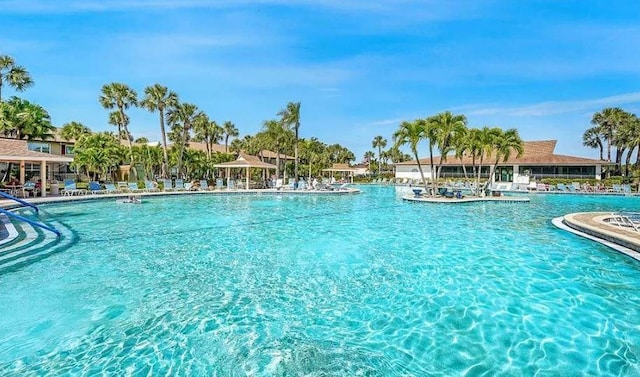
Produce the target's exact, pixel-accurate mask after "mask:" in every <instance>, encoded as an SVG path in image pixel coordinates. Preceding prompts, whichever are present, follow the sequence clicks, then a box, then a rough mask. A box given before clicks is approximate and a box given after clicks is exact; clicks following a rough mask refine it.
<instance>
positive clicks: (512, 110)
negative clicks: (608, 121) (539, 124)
mask: <svg viewBox="0 0 640 377" xmlns="http://www.w3.org/2000/svg"><path fill="white" fill-rule="evenodd" d="M637 103H640V92H632V93H625V94H619V95H615V96H609V97H603V98H594V99H585V100H575V101H548V102H540V103H534V104H529V105H523V106H482V105H468V106H460V107H458V108H457V109H458V110H459V111H461V112H463V113H465V114H467V115H496V114H498V115H506V116H547V115H556V114H566V113H573V112H584V111H589V110H590V109H599V108H602V107H616V106H622V105H628V104H637Z"/></svg>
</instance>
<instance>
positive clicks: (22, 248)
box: [0, 212, 75, 273]
mask: <svg viewBox="0 0 640 377" xmlns="http://www.w3.org/2000/svg"><path fill="white" fill-rule="evenodd" d="M19 214H20V215H22V216H25V217H31V218H33V214H31V215H30V214H29V213H28V212H24V213H19ZM0 221H1V222H2V224H3V225H4V226H5V227H6V229H7V231H8V232H9V237H7V238H5V239H3V240H2V241H0V242H1V243H0V273H2V272H4V271H6V270H7V269H9V268H17V267H19V266H23V265H26V264H29V263H32V262H35V261H37V260H40V259H42V258H44V257H46V256H48V255H51V254H54V253H56V252H59V251H63V250H65V249H67V248H68V247H69V246H70V245H71V244H72V243H73V242H74V241H75V235H74V234H73V232H72V231H71V230H70V229H69V228H67V227H66V226H65V225H64V224H62V223H60V222H58V221H56V220H55V219H51V218H49V219H47V224H49V225H52V226H54V227H55V228H56V229H58V230H59V231H60V233H61V237H57V236H56V235H55V234H54V233H52V232H49V231H45V230H42V229H40V228H36V227H34V226H32V225H31V224H29V223H26V222H22V221H10V220H9V219H8V218H7V217H6V216H0Z"/></svg>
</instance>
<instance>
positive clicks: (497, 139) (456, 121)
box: [370, 111, 524, 196]
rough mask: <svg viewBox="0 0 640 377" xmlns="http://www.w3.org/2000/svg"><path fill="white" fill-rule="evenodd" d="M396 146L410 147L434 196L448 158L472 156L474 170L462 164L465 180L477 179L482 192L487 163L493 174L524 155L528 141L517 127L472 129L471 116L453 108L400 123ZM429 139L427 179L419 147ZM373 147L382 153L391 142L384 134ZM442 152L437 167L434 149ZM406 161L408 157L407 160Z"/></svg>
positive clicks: (423, 179) (395, 147)
mask: <svg viewBox="0 0 640 377" xmlns="http://www.w3.org/2000/svg"><path fill="white" fill-rule="evenodd" d="M393 142H394V144H393V146H392V148H391V150H398V149H399V148H400V147H402V146H408V147H409V149H410V150H411V153H412V154H413V158H414V159H415V160H416V162H417V165H418V170H419V172H420V177H421V181H422V182H423V184H424V187H425V189H426V190H427V191H428V190H429V186H428V183H429V182H430V183H431V189H432V190H431V192H432V195H434V196H435V195H436V193H437V186H436V184H437V181H438V180H439V179H440V173H441V171H442V167H443V165H444V163H445V162H446V161H447V159H448V158H450V157H453V158H456V159H461V158H462V157H463V156H468V157H470V158H471V160H472V169H473V170H472V172H470V173H471V175H470V176H469V174H468V173H469V172H467V170H466V166H465V165H462V169H463V174H464V177H465V179H470V177H472V178H473V179H474V180H475V187H476V190H477V193H480V191H481V186H480V178H481V171H482V167H483V166H484V165H489V166H490V173H489V176H490V177H491V176H493V174H494V173H495V171H496V168H497V166H498V164H499V163H500V162H505V161H507V160H508V159H509V158H510V157H511V156H513V155H516V156H518V157H520V156H522V153H523V152H524V142H523V141H522V139H521V138H520V135H519V134H518V131H517V130H516V129H514V128H512V129H508V130H503V129H502V128H499V127H482V128H469V127H468V122H467V118H466V117H465V116H464V115H461V114H453V113H451V112H449V111H445V112H441V113H438V114H436V115H433V116H429V117H427V118H421V119H416V120H414V121H411V122H409V121H405V122H402V123H401V124H400V126H399V127H398V129H397V130H396V132H394V134H393ZM423 142H426V144H427V146H428V153H429V159H428V161H429V165H430V172H431V173H430V174H431V176H430V177H428V179H425V176H424V171H423V169H422V161H421V160H420V155H419V151H418V146H419V145H420V144H421V143H423ZM372 144H373V147H378V148H379V149H378V155H379V156H381V155H382V152H381V149H382V148H384V147H385V146H386V144H387V140H386V139H384V138H383V137H382V136H376V137H375V138H374V139H373V143H372ZM436 149H437V151H438V152H439V154H440V159H439V161H438V164H437V166H435V163H434V161H435V160H434V151H435V150H436ZM371 154H372V152H371V153H370V155H371ZM405 160H406V159H405Z"/></svg>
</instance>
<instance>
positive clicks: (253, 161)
mask: <svg viewBox="0 0 640 377" xmlns="http://www.w3.org/2000/svg"><path fill="white" fill-rule="evenodd" d="M213 166H214V167H216V168H261V169H276V166H275V165H273V164H269V163H267V162H262V161H261V160H260V158H259V157H256V156H251V155H248V154H244V153H240V155H239V156H238V158H237V159H236V160H235V161H230V162H222V163H220V164H215V165H213Z"/></svg>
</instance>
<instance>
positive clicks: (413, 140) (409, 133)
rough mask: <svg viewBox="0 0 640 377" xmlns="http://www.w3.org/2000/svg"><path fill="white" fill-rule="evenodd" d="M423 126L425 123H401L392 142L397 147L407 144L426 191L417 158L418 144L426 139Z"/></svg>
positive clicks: (418, 158)
mask: <svg viewBox="0 0 640 377" xmlns="http://www.w3.org/2000/svg"><path fill="white" fill-rule="evenodd" d="M425 125H426V123H425V122H419V121H417V120H416V121H414V122H402V123H401V124H400V128H399V129H398V130H397V131H396V132H395V133H394V134H393V140H394V142H395V145H396V146H398V147H400V146H402V145H405V144H409V147H410V148H411V152H412V153H413V156H414V158H415V159H416V162H417V163H418V170H419V171H420V177H421V178H422V182H423V183H424V189H425V190H427V191H428V190H429V189H428V187H427V181H426V180H425V179H424V172H423V171H422V166H421V165H420V157H418V144H419V143H420V142H421V141H423V140H424V139H426V137H427V134H426V131H427V130H426V128H425Z"/></svg>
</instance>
